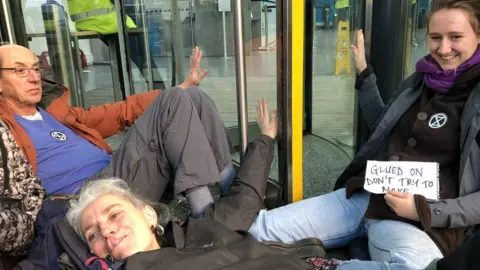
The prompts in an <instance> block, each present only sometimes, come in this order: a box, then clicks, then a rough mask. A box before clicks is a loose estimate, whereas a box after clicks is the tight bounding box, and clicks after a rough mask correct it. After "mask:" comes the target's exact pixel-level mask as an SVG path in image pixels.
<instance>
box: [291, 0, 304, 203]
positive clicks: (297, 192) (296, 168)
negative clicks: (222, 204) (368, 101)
mask: <svg viewBox="0 0 480 270" xmlns="http://www.w3.org/2000/svg"><path fill="white" fill-rule="evenodd" d="M292 2H293V1H292ZM304 29H305V1H295V3H292V35H291V38H292V40H291V46H292V50H291V52H292V54H291V68H292V69H291V74H292V80H291V82H292V85H291V88H290V91H291V97H292V185H291V188H292V192H291V194H292V198H291V199H292V202H295V201H299V200H301V199H303V111H304V110H303V91H304V40H305V31H304Z"/></svg>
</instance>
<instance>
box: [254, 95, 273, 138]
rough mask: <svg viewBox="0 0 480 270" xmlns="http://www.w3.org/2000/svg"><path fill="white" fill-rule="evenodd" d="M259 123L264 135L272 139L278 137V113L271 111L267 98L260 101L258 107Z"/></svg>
mask: <svg viewBox="0 0 480 270" xmlns="http://www.w3.org/2000/svg"><path fill="white" fill-rule="evenodd" d="M257 123H258V126H259V127H260V130H261V131H262V134H263V135H267V136H269V137H270V138H272V139H275V137H277V132H278V118H277V111H276V110H273V111H271V112H270V111H269V110H268V103H267V101H266V100H265V98H262V99H261V100H259V101H258V105H257Z"/></svg>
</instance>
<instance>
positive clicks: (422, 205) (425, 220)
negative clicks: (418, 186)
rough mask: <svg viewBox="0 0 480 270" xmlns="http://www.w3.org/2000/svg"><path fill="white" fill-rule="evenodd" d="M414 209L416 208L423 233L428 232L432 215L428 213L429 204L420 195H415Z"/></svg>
mask: <svg viewBox="0 0 480 270" xmlns="http://www.w3.org/2000/svg"><path fill="white" fill-rule="evenodd" d="M414 199H415V207H416V208H417V213H418V218H419V219H420V224H421V225H422V228H423V230H424V231H428V230H430V228H431V227H432V215H431V211H430V204H429V203H428V202H427V199H426V198H425V197H423V196H422V195H415V196H414Z"/></svg>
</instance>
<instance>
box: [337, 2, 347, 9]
mask: <svg viewBox="0 0 480 270" xmlns="http://www.w3.org/2000/svg"><path fill="white" fill-rule="evenodd" d="M348 6H350V0H337V1H335V8H336V9H341V8H348Z"/></svg>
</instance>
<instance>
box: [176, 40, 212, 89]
mask: <svg viewBox="0 0 480 270" xmlns="http://www.w3.org/2000/svg"><path fill="white" fill-rule="evenodd" d="M202 58H203V52H202V50H200V48H198V47H197V46H195V48H194V49H193V51H192V55H191V56H190V71H189V72H188V76H187V77H186V78H185V81H183V83H181V84H180V85H179V87H181V88H188V87H192V86H198V85H200V82H201V81H202V79H203V78H204V77H205V76H207V70H206V69H204V70H202V71H200V62H201V61H202Z"/></svg>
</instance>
